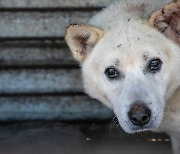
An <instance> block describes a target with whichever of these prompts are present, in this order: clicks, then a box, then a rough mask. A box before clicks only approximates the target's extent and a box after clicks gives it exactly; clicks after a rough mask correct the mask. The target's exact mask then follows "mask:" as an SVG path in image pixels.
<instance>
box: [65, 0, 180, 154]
mask: <svg viewBox="0 0 180 154" xmlns="http://www.w3.org/2000/svg"><path fill="white" fill-rule="evenodd" d="M170 2H171V0H120V1H116V2H114V3H113V4H112V5H110V6H109V7H107V8H106V9H104V10H103V11H101V12H100V13H98V14H97V15H96V16H95V17H93V18H92V19H91V20H90V22H89V23H88V24H87V25H85V24H73V25H70V26H69V27H68V29H67V33H66V41H67V44H68V45H69V47H70V49H71V51H72V53H73V56H74V57H75V59H76V60H78V61H79V62H80V64H81V65H82V76H83V80H84V86H85V90H86V92H87V93H88V94H89V95H90V96H92V97H93V98H96V99H98V100H100V101H101V102H103V103H104V104H106V105H107V106H108V107H110V108H112V109H113V110H114V112H115V114H116V116H117V118H118V120H119V123H120V125H121V126H122V128H123V129H124V130H125V131H126V132H127V133H135V132H142V131H147V130H153V131H164V132H167V133H168V134H169V135H170V136H171V139H172V144H173V150H174V154H180V1H177V2H171V3H170Z"/></svg>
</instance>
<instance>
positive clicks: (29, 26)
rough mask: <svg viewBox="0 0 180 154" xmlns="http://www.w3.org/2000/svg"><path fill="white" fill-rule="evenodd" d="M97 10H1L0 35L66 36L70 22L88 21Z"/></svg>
mask: <svg viewBox="0 0 180 154" xmlns="http://www.w3.org/2000/svg"><path fill="white" fill-rule="evenodd" d="M95 12H96V11H91V12H81V11H72V12H64V11H63V12H62V11H58V12H1V13H0V21H1V22H0V37H64V34H65V31H66V27H67V26H68V25H69V24H70V23H87V21H88V20H89V18H90V17H92V16H93V15H94V13H95Z"/></svg>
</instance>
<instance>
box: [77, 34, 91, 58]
mask: <svg viewBox="0 0 180 154" xmlns="http://www.w3.org/2000/svg"><path fill="white" fill-rule="evenodd" d="M88 38H89V36H88V35H87V36H80V35H79V36H75V37H74V40H76V42H77V44H78V45H79V46H80V47H81V51H78V52H79V54H80V55H85V53H86V48H87V44H86V42H87V41H88Z"/></svg>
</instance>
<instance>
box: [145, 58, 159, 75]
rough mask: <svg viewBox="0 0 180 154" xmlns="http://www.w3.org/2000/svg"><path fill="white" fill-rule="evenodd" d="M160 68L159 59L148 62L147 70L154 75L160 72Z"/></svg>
mask: <svg viewBox="0 0 180 154" xmlns="http://www.w3.org/2000/svg"><path fill="white" fill-rule="evenodd" d="M161 66H162V61H161V60H160V59H159V58H155V59H152V60H151V61H150V63H149V66H148V68H149V70H150V71H151V72H152V73H156V72H158V71H160V69H161Z"/></svg>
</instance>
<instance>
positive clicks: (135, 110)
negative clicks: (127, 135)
mask: <svg viewBox="0 0 180 154" xmlns="http://www.w3.org/2000/svg"><path fill="white" fill-rule="evenodd" d="M128 116H129V119H130V121H131V122H132V123H133V124H134V125H135V126H140V127H143V126H145V125H146V124H148V122H149V120H150V118H151V110H150V109H148V108H147V107H146V106H145V105H143V103H135V104H134V105H133V106H132V107H131V109H130V111H129V113H128Z"/></svg>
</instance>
